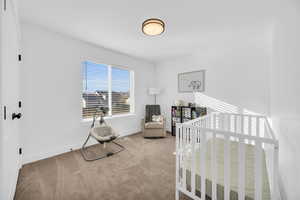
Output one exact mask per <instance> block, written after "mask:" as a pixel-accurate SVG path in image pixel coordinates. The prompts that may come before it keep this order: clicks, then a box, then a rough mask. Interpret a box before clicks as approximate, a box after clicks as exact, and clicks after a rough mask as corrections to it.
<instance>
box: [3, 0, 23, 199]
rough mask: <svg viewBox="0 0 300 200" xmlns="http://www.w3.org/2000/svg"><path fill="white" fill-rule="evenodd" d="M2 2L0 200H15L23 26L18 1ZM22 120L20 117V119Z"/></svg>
mask: <svg viewBox="0 0 300 200" xmlns="http://www.w3.org/2000/svg"><path fill="white" fill-rule="evenodd" d="M0 1H1V16H0V19H1V22H0V23H1V24H0V25H1V31H0V36H1V40H0V46H1V51H0V56H1V57H0V70H1V71H0V81H1V82H0V98H1V102H0V103H1V118H0V119H1V132H0V148H1V149H0V161H1V163H0V164H1V168H0V170H1V178H0V183H1V185H0V186H1V188H0V189H1V190H0V199H1V200H2V199H3V200H6V199H7V200H12V199H13V196H14V193H15V188H16V183H17V179H18V173H19V168H20V155H19V148H20V145H19V123H20V119H18V117H15V118H14V119H13V117H12V116H13V114H18V113H20V110H21V109H20V108H19V101H20V99H19V98H20V96H19V67H20V66H19V65H20V62H19V56H18V55H19V43H20V42H19V35H20V34H19V24H18V15H17V6H16V1H14V0H0ZM17 116H18V115H17Z"/></svg>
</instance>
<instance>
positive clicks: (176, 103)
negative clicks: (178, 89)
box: [174, 100, 184, 106]
mask: <svg viewBox="0 0 300 200" xmlns="http://www.w3.org/2000/svg"><path fill="white" fill-rule="evenodd" d="M174 105H175V106H184V101H183V100H175V101H174Z"/></svg>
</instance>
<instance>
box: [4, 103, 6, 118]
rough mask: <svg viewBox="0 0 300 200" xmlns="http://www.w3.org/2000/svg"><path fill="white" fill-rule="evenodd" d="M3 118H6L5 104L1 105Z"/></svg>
mask: <svg viewBox="0 0 300 200" xmlns="http://www.w3.org/2000/svg"><path fill="white" fill-rule="evenodd" d="M3 119H4V120H6V106H4V107H3Z"/></svg>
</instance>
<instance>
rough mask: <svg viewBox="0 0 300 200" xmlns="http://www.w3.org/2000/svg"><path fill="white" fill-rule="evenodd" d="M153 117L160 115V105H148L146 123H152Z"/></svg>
mask: <svg viewBox="0 0 300 200" xmlns="http://www.w3.org/2000/svg"><path fill="white" fill-rule="evenodd" d="M153 115H160V106H159V105H146V116H145V121H146V122H151V121H152V116H153Z"/></svg>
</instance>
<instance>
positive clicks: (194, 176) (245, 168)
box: [176, 113, 279, 200]
mask: <svg viewBox="0 0 300 200" xmlns="http://www.w3.org/2000/svg"><path fill="white" fill-rule="evenodd" d="M278 147H279V146H278V141H277V139H276V138H275V136H274V133H273V131H272V129H271V127H270V124H269V122H268V119H267V118H266V117H265V116H255V115H241V114H232V113H211V114H209V115H206V116H204V117H201V118H198V119H195V120H192V121H189V122H186V123H182V124H180V123H178V124H177V125H176V200H179V193H180V192H182V193H184V194H185V195H187V196H189V197H190V198H192V199H196V200H200V199H201V200H205V199H206V198H208V199H212V200H219V199H225V200H235V199H239V200H241V199H242V200H244V199H246V200H265V199H272V200H275V199H276V200H277V199H279V193H278V151H279V148H278ZM203 197H206V198H203Z"/></svg>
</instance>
